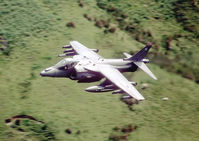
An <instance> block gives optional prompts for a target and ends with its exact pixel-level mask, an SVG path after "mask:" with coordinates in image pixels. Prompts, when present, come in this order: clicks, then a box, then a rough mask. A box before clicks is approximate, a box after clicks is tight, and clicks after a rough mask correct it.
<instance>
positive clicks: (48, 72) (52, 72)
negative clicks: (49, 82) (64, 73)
mask: <svg viewBox="0 0 199 141" xmlns="http://www.w3.org/2000/svg"><path fill="white" fill-rule="evenodd" d="M40 75H41V76H47V77H55V75H56V68H53V67H49V68H47V69H45V70H43V71H41V72H40Z"/></svg>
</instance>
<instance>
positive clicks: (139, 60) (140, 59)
mask: <svg viewBox="0 0 199 141" xmlns="http://www.w3.org/2000/svg"><path fill="white" fill-rule="evenodd" d="M151 46H152V44H151V43H148V44H147V45H146V46H145V47H144V48H143V49H141V50H140V51H139V52H138V53H136V54H135V55H133V56H131V55H130V54H128V53H124V55H125V56H126V57H127V58H125V60H131V61H132V62H133V63H134V64H135V65H137V66H138V67H139V68H140V69H141V70H143V71H144V72H145V73H147V74H148V75H149V76H151V77H152V78H153V79H155V80H157V78H156V77H155V75H154V74H153V73H152V72H151V71H150V69H149V68H148V67H147V65H146V64H145V63H146V62H145V61H144V60H145V59H144V57H145V56H146V55H147V53H148V51H149V49H150V48H151Z"/></svg>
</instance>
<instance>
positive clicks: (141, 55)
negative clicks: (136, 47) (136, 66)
mask: <svg viewBox="0 0 199 141" xmlns="http://www.w3.org/2000/svg"><path fill="white" fill-rule="evenodd" d="M151 46H152V44H151V43H148V44H147V45H146V46H145V47H144V48H143V49H141V50H140V51H139V52H138V53H136V54H135V55H133V56H132V57H130V58H128V60H132V61H133V62H138V61H142V59H144V57H145V56H146V55H147V53H148V51H149V49H150V48H151Z"/></svg>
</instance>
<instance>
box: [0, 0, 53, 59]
mask: <svg viewBox="0 0 199 141" xmlns="http://www.w3.org/2000/svg"><path fill="white" fill-rule="evenodd" d="M0 9H1V11H0V25H1V26H0V34H1V35H2V36H3V37H4V38H5V39H6V40H7V41H8V43H10V42H12V44H11V47H12V46H13V45H14V44H16V43H18V46H19V47H20V46H21V47H25V46H26V44H25V43H24V42H23V40H24V38H27V37H29V36H39V33H46V32H48V30H49V29H50V25H52V23H51V20H52V16H51V15H49V14H47V13H46V12H45V10H44V9H43V8H42V7H41V5H39V4H38V3H37V2H35V1H31V0H27V1H24V0H17V1H12V0H1V2H0ZM10 50H11V48H9V49H8V50H5V51H4V52H3V54H5V55H9V53H10Z"/></svg>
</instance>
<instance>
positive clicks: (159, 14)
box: [0, 0, 199, 141]
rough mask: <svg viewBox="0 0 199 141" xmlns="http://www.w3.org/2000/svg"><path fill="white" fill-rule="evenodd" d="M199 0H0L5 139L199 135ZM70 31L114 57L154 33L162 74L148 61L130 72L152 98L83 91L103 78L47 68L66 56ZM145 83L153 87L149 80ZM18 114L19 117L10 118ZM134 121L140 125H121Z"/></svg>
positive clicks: (1, 131) (98, 140)
mask: <svg viewBox="0 0 199 141" xmlns="http://www.w3.org/2000/svg"><path fill="white" fill-rule="evenodd" d="M198 3H199V2H198V1H197V0H193V1H192V0H190V2H187V1H183V0H168V1H166V2H164V1H163V0H140V1H135V0H126V1H122V0H96V1H94V0H93V1H91V0H81V1H73V0H67V1H64V0H62V1H58V0H54V1H50V0H34V1H30V0H27V1H25V0H18V1H12V0H0V12H1V13H0V37H1V38H0V41H1V42H0V47H1V52H0V53H1V54H0V81H1V83H0V140H2V141H10V140H12V141H26V140H27V141H37V140H60V141H62V140H71V141H73V140H74V141H88V140H89V141H93V140H95V141H108V140H125V139H127V138H128V140H132V141H133V140H135V141H144V140H151V141H156V140H160V139H161V140H162V141H174V140H175V141H189V140H190V141H196V140H198V139H199V136H198V132H199V125H198V119H199V114H198V112H199V105H198V103H199V100H198V98H199V96H198V91H199V85H198V83H199V64H198V63H199V62H198V59H199V56H198V53H199V49H198V45H199V41H198V37H199V34H198V29H199V27H198V25H199V22H198V18H197V17H198V15H199V14H198V7H199V4H198ZM85 14H87V16H85ZM69 22H72V23H74V26H75V27H71V26H67V24H68V23H69ZM71 40H77V41H79V42H81V43H82V44H84V45H85V46H87V47H89V48H97V49H100V52H99V54H100V55H102V56H104V57H105V58H111V57H112V58H113V57H115V58H119V57H124V56H122V52H129V53H134V52H136V51H138V50H140V49H141V48H142V47H144V46H145V43H147V42H153V44H154V46H153V48H152V49H151V51H150V54H149V55H148V57H149V58H150V59H152V63H150V64H149V67H150V69H151V70H152V71H153V72H154V74H155V75H156V76H157V78H158V80H157V81H155V80H152V79H151V78H149V77H148V76H147V75H146V74H144V73H143V72H142V71H137V72H134V73H127V74H126V76H127V77H128V79H129V80H132V81H136V82H138V86H137V89H138V90H139V91H140V92H141V93H142V94H143V96H144V97H145V98H146V100H145V101H143V102H140V103H139V104H134V105H133V106H131V108H128V106H127V105H126V104H125V103H123V102H121V101H120V95H112V94H111V93H100V94H94V93H88V92H85V91H84V89H85V88H86V87H88V86H92V85H95V84H98V83H90V84H78V83H76V82H75V81H71V80H69V79H64V78H61V79H60V78H41V77H40V76H39V73H40V71H41V70H43V69H44V68H46V67H49V66H51V65H53V64H55V63H57V62H58V61H59V60H60V59H61V58H58V57H57V55H58V54H61V53H62V51H63V50H62V48H61V47H62V45H64V44H68V42H69V41H71ZM143 83H147V84H148V85H149V87H148V88H146V89H144V90H143V89H141V86H142V84H143ZM163 97H168V98H169V100H168V101H163V100H162V98H163ZM16 115H30V116H32V117H34V118H35V119H36V120H31V119H29V118H22V119H21V118H16V117H15V118H14V116H16ZM11 117H12V120H11V121H13V124H11V123H12V122H9V123H10V124H6V123H5V119H10V118H11ZM17 120H20V123H18V122H17ZM6 121H8V120H6ZM38 121H39V122H38ZM40 121H42V122H40ZM128 125H133V126H136V127H137V128H136V129H135V130H134V131H133V132H131V133H130V132H125V133H122V132H121V131H120V130H122V128H124V127H125V126H128ZM115 127H118V128H119V129H118V130H117V131H115V130H114V129H115ZM66 129H69V130H70V131H72V133H71V134H68V133H67V132H68V130H67V131H66ZM21 130H23V131H21ZM113 136H116V138H113ZM118 136H127V137H126V138H125V137H123V138H120V137H118Z"/></svg>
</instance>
